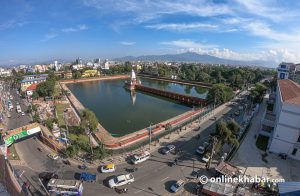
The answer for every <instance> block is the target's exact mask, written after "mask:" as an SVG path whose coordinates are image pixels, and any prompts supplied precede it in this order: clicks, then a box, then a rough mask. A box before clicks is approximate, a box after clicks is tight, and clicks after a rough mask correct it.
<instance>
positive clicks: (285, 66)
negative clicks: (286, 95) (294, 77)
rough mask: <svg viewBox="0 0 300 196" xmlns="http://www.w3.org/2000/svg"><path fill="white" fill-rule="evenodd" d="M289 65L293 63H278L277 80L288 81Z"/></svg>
mask: <svg viewBox="0 0 300 196" xmlns="http://www.w3.org/2000/svg"><path fill="white" fill-rule="evenodd" d="M291 65H293V63H280V64H279V65H278V68H277V74H278V75H277V78H278V79H288V78H289V71H290V66H291Z"/></svg>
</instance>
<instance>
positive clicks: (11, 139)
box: [4, 127, 41, 146]
mask: <svg viewBox="0 0 300 196" xmlns="http://www.w3.org/2000/svg"><path fill="white" fill-rule="evenodd" d="M40 131H41V128H40V127H35V128H32V129H29V130H22V131H21V132H20V133H17V134H15V135H12V136H9V137H6V138H5V139H4V141H5V144H6V145H7V146H10V145H12V144H13V143H14V142H15V141H16V140H18V139H21V138H23V137H26V136H29V135H32V134H35V133H37V132H40Z"/></svg>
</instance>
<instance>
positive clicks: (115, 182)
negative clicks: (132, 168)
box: [108, 174, 134, 188]
mask: <svg viewBox="0 0 300 196" xmlns="http://www.w3.org/2000/svg"><path fill="white" fill-rule="evenodd" d="M132 182H134V177H133V175H132V174H121V175H118V176H116V177H114V178H112V179H110V180H109V181H108V186H109V187H110V188H115V187H119V186H123V185H126V184H130V183H132Z"/></svg>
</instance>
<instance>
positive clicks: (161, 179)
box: [161, 176, 169, 182]
mask: <svg viewBox="0 0 300 196" xmlns="http://www.w3.org/2000/svg"><path fill="white" fill-rule="evenodd" d="M168 178H169V176H168V177H166V178H164V179H161V182H163V181H165V180H166V179H168Z"/></svg>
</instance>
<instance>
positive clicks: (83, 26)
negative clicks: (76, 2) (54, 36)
mask: <svg viewBox="0 0 300 196" xmlns="http://www.w3.org/2000/svg"><path fill="white" fill-rule="evenodd" d="M85 29H87V26H86V25H77V26H75V27H68V28H64V29H62V30H61V31H62V32H64V33H69V32H77V31H82V30H85Z"/></svg>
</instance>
